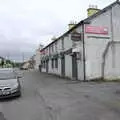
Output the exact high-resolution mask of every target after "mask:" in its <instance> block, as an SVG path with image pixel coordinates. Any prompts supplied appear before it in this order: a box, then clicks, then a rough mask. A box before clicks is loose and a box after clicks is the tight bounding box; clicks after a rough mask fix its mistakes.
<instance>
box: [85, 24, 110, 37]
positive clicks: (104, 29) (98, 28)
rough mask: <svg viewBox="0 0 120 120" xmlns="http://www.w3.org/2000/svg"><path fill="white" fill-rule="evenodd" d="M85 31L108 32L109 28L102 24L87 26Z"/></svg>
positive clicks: (105, 33)
mask: <svg viewBox="0 0 120 120" xmlns="http://www.w3.org/2000/svg"><path fill="white" fill-rule="evenodd" d="M85 33H89V34H103V35H107V34H108V28H107V27H102V26H88V25H87V26H85Z"/></svg>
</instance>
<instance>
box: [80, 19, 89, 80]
mask: <svg viewBox="0 0 120 120" xmlns="http://www.w3.org/2000/svg"><path fill="white" fill-rule="evenodd" d="M81 23H82V41H83V72H84V73H83V74H84V81H86V58H85V40H84V31H85V26H84V25H85V24H90V22H89V21H82V22H81Z"/></svg>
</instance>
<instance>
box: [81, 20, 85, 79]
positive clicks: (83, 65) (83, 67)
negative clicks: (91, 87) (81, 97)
mask: <svg viewBox="0 0 120 120" xmlns="http://www.w3.org/2000/svg"><path fill="white" fill-rule="evenodd" d="M82 41H83V72H84V73H83V74H84V76H83V77H84V81H86V63H85V40H84V21H82Z"/></svg>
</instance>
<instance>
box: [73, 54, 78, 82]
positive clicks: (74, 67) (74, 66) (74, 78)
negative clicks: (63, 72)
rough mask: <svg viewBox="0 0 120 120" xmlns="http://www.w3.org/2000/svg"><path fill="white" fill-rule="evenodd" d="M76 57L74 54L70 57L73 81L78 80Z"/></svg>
mask: <svg viewBox="0 0 120 120" xmlns="http://www.w3.org/2000/svg"><path fill="white" fill-rule="evenodd" d="M77 72H78V71H77V55H76V53H74V54H73V55H72V78H73V80H77V79H78V74H77Z"/></svg>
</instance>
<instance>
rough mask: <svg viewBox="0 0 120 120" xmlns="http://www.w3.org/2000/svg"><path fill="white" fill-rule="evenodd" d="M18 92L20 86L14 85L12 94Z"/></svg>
mask: <svg viewBox="0 0 120 120" xmlns="http://www.w3.org/2000/svg"><path fill="white" fill-rule="evenodd" d="M17 91H18V85H14V86H13V88H12V89H11V92H12V93H14V92H17Z"/></svg>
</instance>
